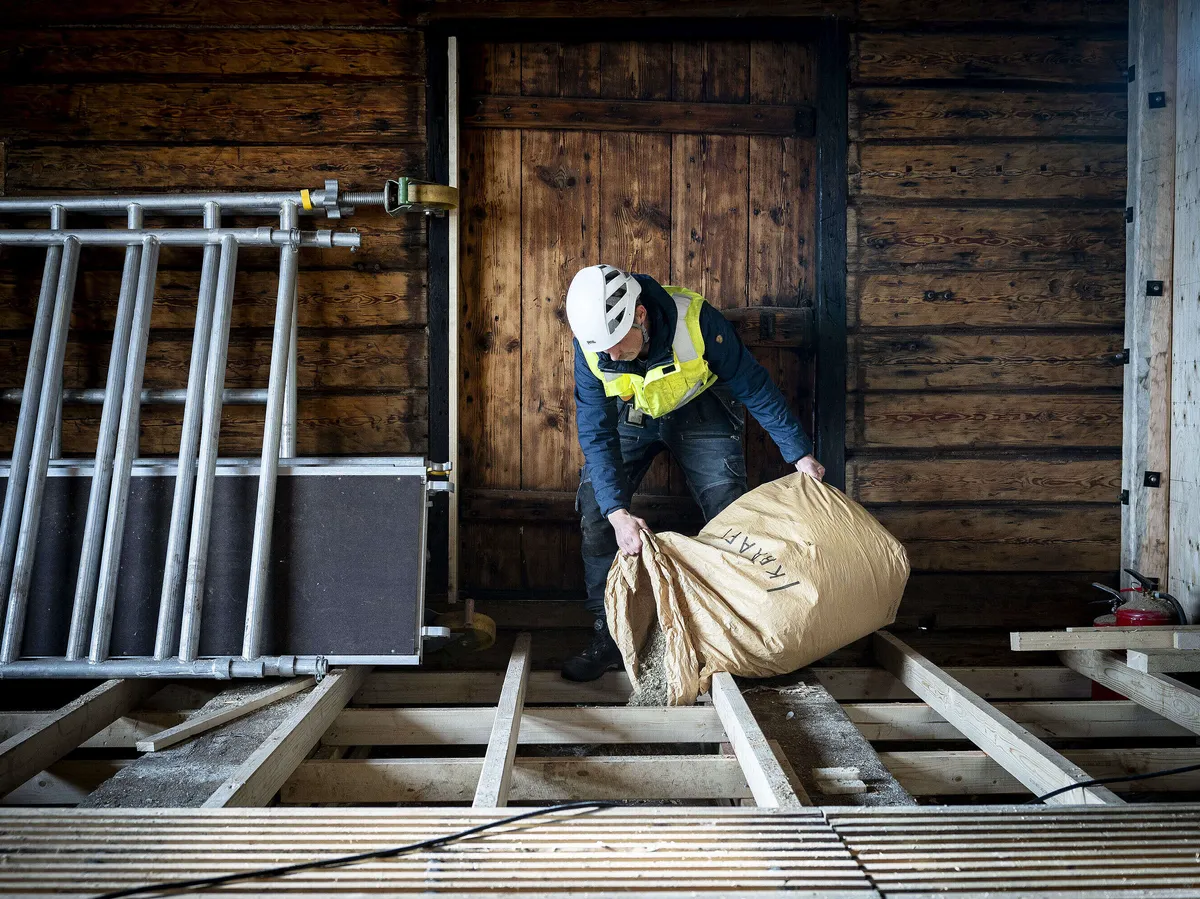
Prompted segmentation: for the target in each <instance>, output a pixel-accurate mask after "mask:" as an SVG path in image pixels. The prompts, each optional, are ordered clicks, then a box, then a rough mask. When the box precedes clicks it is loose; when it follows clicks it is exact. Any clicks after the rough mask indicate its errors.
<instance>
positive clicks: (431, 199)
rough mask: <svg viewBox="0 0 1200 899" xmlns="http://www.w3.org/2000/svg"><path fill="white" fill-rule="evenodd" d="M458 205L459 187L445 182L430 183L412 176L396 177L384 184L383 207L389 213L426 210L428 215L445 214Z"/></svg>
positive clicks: (397, 213) (399, 213)
mask: <svg viewBox="0 0 1200 899" xmlns="http://www.w3.org/2000/svg"><path fill="white" fill-rule="evenodd" d="M457 207H458V188H456V187H448V186H447V185H445V184H430V183H429V182H426V181H414V180H413V179H412V178H396V179H395V180H393V181H388V182H387V183H386V184H384V186H383V208H384V210H385V211H386V212H387V214H388V215H401V214H403V213H406V212H424V213H425V214H426V215H445V213H446V212H447V211H448V210H450V209H456V208H457Z"/></svg>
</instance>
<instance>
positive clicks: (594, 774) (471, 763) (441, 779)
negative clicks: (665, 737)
mask: <svg viewBox="0 0 1200 899" xmlns="http://www.w3.org/2000/svg"><path fill="white" fill-rule="evenodd" d="M482 767H483V760H482V759H361V760H357V759H350V760H345V759H343V760H338V761H333V762H317V761H309V762H304V763H303V764H301V765H300V767H299V768H297V769H296V773H295V774H293V775H292V777H291V778H290V779H289V780H288V782H287V783H286V784H284V786H283V789H282V790H281V791H280V801H281V802H283V803H285V804H292V803H311V802H461V801H463V800H464V799H467V800H469V799H470V798H471V797H472V795H473V794H474V792H475V787H476V782H477V781H478V780H479V772H480V770H481V768H482ZM749 796H750V788H749V787H748V786H746V780H745V778H744V777H743V776H742V769H741V766H739V765H738V761H737V759H736V758H735V757H734V756H731V755H729V756H720V755H694V756H669V755H665V756H596V757H593V758H560V759H554V758H524V757H521V758H517V759H516V761H515V763H514V764H513V771H512V785H511V787H510V794H509V798H510V800H511V801H513V802H521V801H534V800H536V801H551V800H553V801H571V800H578V799H614V800H622V801H623V800H627V799H630V798H639V799H717V798H733V799H740V798H746V797H749Z"/></svg>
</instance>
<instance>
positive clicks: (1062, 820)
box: [827, 805, 1200, 899]
mask: <svg viewBox="0 0 1200 899" xmlns="http://www.w3.org/2000/svg"><path fill="white" fill-rule="evenodd" d="M827 811H828V819H829V822H830V823H831V824H832V825H833V828H834V830H835V832H836V833H837V834H838V836H840V837H841V838H842V839H843V841H845V843H846V845H847V847H848V848H849V849H850V851H851V852H852V853H853V855H854V857H855V859H856V860H857V861H858V862H859V864H860V865H862V868H863V871H864V872H865V873H866V874H867V876H868V877H869V878H870V879H871V882H872V883H873V884H874V885H875V886H876V888H877V889H878V890H879V891H880V893H881V894H882V895H883V896H884V897H889V899H890V897H899V896H903V897H906V899H916V897H923V896H933V895H937V896H960V897H961V896H963V895H971V896H976V895H980V896H981V895H985V894H986V895H989V896H990V895H995V894H1003V895H1005V896H1013V895H1037V896H1039V897H1049V896H1060V895H1061V896H1067V895H1070V896H1072V897H1088V896H1101V895H1103V896H1106V897H1114V896H1121V897H1124V896H1130V897H1132V896H1139V897H1150V896H1153V897H1160V899H1166V897H1175V896H1195V895H1197V893H1196V890H1197V885H1198V884H1200V806H1197V805H1142V806H1126V807H1124V808H1121V809H1120V810H1112V809H1096V810H1093V809H1091V808H1084V807H1078V808H1068V809H1065V810H1064V809H1063V808H1062V807H1061V806H1060V807H1057V808H1055V809H1054V810H1050V809H1048V808H1046V807H1038V806H1025V807H1022V806H1009V807H1000V808H997V807H995V806H991V807H985V808H979V807H976V808H968V807H962V806H960V807H957V808H944V809H931V808H913V809H900V808H897V809H887V810H886V813H885V812H884V811H883V810H878V811H877V810H873V809H865V808H864V809H853V810H852V809H828V810H827Z"/></svg>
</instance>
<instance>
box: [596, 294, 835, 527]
mask: <svg viewBox="0 0 1200 899" xmlns="http://www.w3.org/2000/svg"><path fill="white" fill-rule="evenodd" d="M634 277H635V278H637V280H638V283H639V284H641V286H642V294H641V296H640V297H638V302H639V303H641V304H642V305H643V306H645V307H646V314H647V316H648V321H649V325H650V349H649V352H648V353H647V356H646V359H645V360H638V361H636V362H616V361H613V360H612V359H610V358H609V356H608V354H607V353H600V363H599V364H600V369H601V370H602V371H614V372H630V373H634V374H639V375H644V374H645V373H646V371H647V369H649V368H653V367H654V366H657V365H662V364H663V363H664V362H666V361H669V360H670V359H671V338H672V337H673V336H674V334H675V320H676V318H677V317H678V311H677V310H676V307H675V301H674V300H672V299H671V297H670V295H669V294H668V293H667V292H666V291H665V290H663V288H662V286H661V285H660V284H659V283H658V282H657V281H655V280H654V279H653V278H651V277H650V276H649V275H634ZM700 333H701V334H702V335H703V336H704V359H705V361H706V362H708V367H709V368H711V369H712V372H713V374H714V375H716V376H717V383H719V384H723V385H725V387H727V388H728V389H729V391H730V393H732V394H733V396H734V398H735V399H737V400H739V401H740V402H741V403H742V404H743V405H744V406H745V407H746V408H747V409H749V410H750V414H751V415H753V416H754V418H755V420H756V421H757V422H758V423H759V424H760V425H762V426H763V429H764V430H765V431H766V432H767V433H768V434H770V435H771V439H772V440H774V441H775V445H776V446H778V447H779V451H780V452H781V453H782V454H783V458H784V459H786V460H787V461H788V462H789V463H795V462H796V461H798V460H799V459H803V458H804V457H805V456H807V455H809V454H810V453H811V452H812V451H813V445H812V441H811V440H809V439H808V435H807V434H805V433H804V429H803V428H802V427H800V423H799V422H798V421H796V417H795V416H794V415H792V412H791V410H790V409H788V407H787V403H785V402H784V400H783V395H782V394H781V393H780V392H779V388H778V387H776V386H775V383H774V382H773V381H772V380H771V376H770V375H768V374H767V370H766V369H765V368H763V367H762V366H761V365H759V364H758V362H757V361H756V360H755V359H754V357H753V356H751V355H750V351H749V350H747V349H746V347H745V346H744V345H743V344H742V341H741V339H740V338H739V337H738V335H737V331H735V330H734V328H733V325H731V324H730V323H729V322H728V321H726V320H725V316H723V315H721V313H720V312H719V311H718V310H717V309H716V308H715V307H714V306H712V305H710V304H708V303H706V304H705V305H704V308H703V310H702V311H701V313H700ZM617 411H618V406H617V398H616V397H610V396H606V395H605V393H604V384H603V382H601V380H600V379H599V378H597V377H596V376H595V375H594V374H593V373H592V370H591V369H590V368H589V367H588V364H587V357H586V356H584V354H583V350H582V349H581V348H580V346H579V341H578V340H576V341H575V422H576V425H577V427H578V429H579V445H580V447H582V448H583V457H584V459H585V461H586V465H587V473H588V475H589V477H590V479H591V482H592V486H593V488H595V491H596V501H597V502H598V503H599V505H600V511H601V513H603V514H604V515H606V516H607V515H609V514H611V513H612V512H615V511H617V510H618V509H628V508H629V499H630V496H631V495H632V493H633V491H632V490H631V489H630V485H629V484H628V483H627V482H626V479H625V466H624V465H623V464H622V463H621V437H620V435H619V434H618V433H617Z"/></svg>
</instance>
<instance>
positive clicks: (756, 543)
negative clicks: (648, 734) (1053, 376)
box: [604, 473, 908, 705]
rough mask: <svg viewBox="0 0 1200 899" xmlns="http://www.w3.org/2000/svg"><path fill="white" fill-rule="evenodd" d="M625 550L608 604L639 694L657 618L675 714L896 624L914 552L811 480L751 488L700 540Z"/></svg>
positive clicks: (648, 542) (661, 539)
mask: <svg viewBox="0 0 1200 899" xmlns="http://www.w3.org/2000/svg"><path fill="white" fill-rule="evenodd" d="M643 536H644V537H645V539H643V540H642V552H641V554H640V555H638V556H625V555H623V554H620V553H618V555H617V558H616V560H615V561H614V562H613V566H612V568H611V569H610V570H609V572H608V581H607V584H606V587H605V594H604V606H605V609H606V611H607V613H608V626H609V629H610V630H611V631H612V635H613V639H615V640H616V642H617V646H619V647H620V649H621V655H622V656H623V657H624V659H625V667H626V670H627V671H628V672H629V676H630V679H631V680H632V681H633V684H634V687H635V688H636V687H637V684H638V680H637V675H638V671H639V659H638V652H639V650H640V649H641V648H642V646H643V644H644V643H645V642H646V637H647V635H648V634H649V632H650V629H651V627H652V626H653V625H654V623H655V620H656V619H657V621H658V624H659V626H660V627H661V628H662V631H663V636H664V639H665V645H666V652H665V657H664V667H665V673H666V679H667V686H668V697H669V698H668V701H669V703H670V704H671V705H691V704H692V703H694V702H695V701H696V697H697V696H698V695H699V694H700V693H702V692H705V691H707V690H708V688H709V681H710V678H711V677H712V675H713V674H714V673H715V672H718V671H728V672H729V673H730V674H736V675H740V676H743V677H769V676H771V675H774V674H786V673H788V672H790V671H795V670H796V669H797V668H800V667H802V666H804V665H807V664H809V663H811V662H815V661H816V660H817V659H820V658H823V657H824V656H826V655H828V654H829V653H831V652H833V651H834V650H836V649H840V648H841V647H843V646H845V645H846V644H848V643H852V642H853V641H855V640H858V639H860V638H862V637H865V636H867V635H868V634H870V633H871V632H872V631H875V630H878V629H879V628H881V627H885V626H886V625H888V624H891V623H892V622H893V621H895V619H896V610H897V608H899V606H900V597H901V595H902V594H903V593H904V585H905V583H907V581H908V557H907V555H906V554H905V552H904V547H903V546H901V545H900V543H899V542H898V541H897V540H896V538H895V537H893V536H892V535H891V534H889V533H888V532H887V531H886V530H885V529H884V527H883V525H881V524H880V523H879V522H878V521H876V520H875V519H874V518H873V517H871V515H870V514H869V513H868V512H867V510H866V509H864V508H863V507H862V506H860V505H858V503H856V502H854V501H853V500H851V499H849V498H848V497H847V496H846V495H845V494H844V493H842V492H841V491H839V490H837V489H835V488H833V487H830V486H828V485H826V484H822V483H820V482H818V481H816V480H814V479H813V478H811V477H809V476H808V475H805V474H800V473H796V474H791V475H787V476H786V477H783V478H780V479H779V480H777V481H773V482H771V483H769V484H764V485H762V486H761V487H758V488H756V489H755V490H752V491H750V492H749V493H747V494H746V495H745V496H743V497H742V498H741V499H739V500H738V501H737V502H735V503H733V504H732V505H731V506H729V508H727V509H726V510H725V511H724V512H722V513H721V514H720V515H718V516H717V517H716V518H714V519H713V520H712V521H710V522H709V523H708V524H707V525H706V526H705V527H704V530H702V531H701V532H700V533H699V535H697V536H696V537H685V536H683V535H682V534H675V533H669V532H668V533H663V534H656V535H654V536H652V537H651V536H647V535H643Z"/></svg>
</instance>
